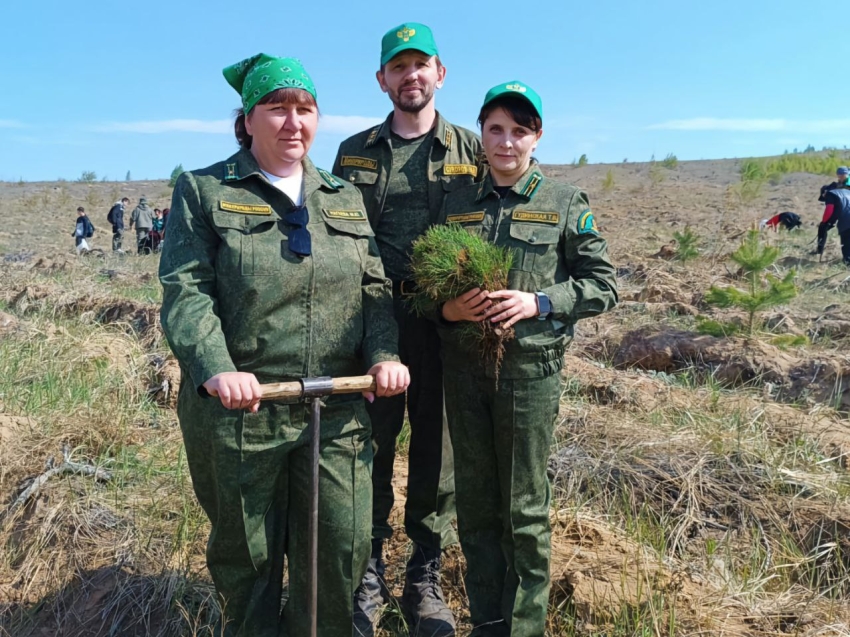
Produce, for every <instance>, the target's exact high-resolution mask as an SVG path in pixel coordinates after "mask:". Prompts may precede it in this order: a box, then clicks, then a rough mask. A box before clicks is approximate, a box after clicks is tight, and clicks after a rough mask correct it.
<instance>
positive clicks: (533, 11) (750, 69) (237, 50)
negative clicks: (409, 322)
mask: <svg viewBox="0 0 850 637" xmlns="http://www.w3.org/2000/svg"><path fill="white" fill-rule="evenodd" d="M417 5H418V6H417ZM839 6H840V5H838V4H835V3H826V2H803V1H802V0H773V1H771V2H767V1H765V0H736V1H730V0H713V1H711V2H701V3H696V2H691V1H686V0H680V1H678V2H674V1H672V0H643V1H641V2H636V1H634V0H632V1H631V2H619V1H617V2H615V1H610V0H594V1H592V2H574V1H573V0H560V1H559V0H536V1H534V2H506V1H504V0H492V1H490V2H456V1H452V2H448V1H446V0H428V1H427V2H419V3H415V2H403V1H401V0H396V1H395V2H387V1H384V0H378V1H371V2H362V1H361V2H340V1H339V0H326V1H324V2H305V1H304V0H300V1H299V0H295V1H292V0H289V1H287V2H279V3H274V2H258V1H253V2H233V1H230V2H221V1H218V0H207V1H206V2H200V1H198V0H185V1H184V0H172V1H171V2H163V1H160V0H147V1H145V2H105V1H102V0H89V1H87V2H83V3H71V2H67V1H66V0H63V1H61V2H60V1H57V0H46V1H43V2H40V3H36V2H27V1H24V2H7V3H4V6H3V8H2V17H0V59H2V60H3V61H4V63H3V66H2V70H0V86H2V89H0V180H7V181H10V180H17V179H19V178H21V177H22V178H23V179H25V180H27V181H35V180H53V179H56V178H59V177H63V178H66V179H74V178H77V177H78V176H79V175H80V174H81V172H82V171H84V170H93V171H95V172H96V173H97V175H98V177H102V176H104V175H106V176H108V177H109V178H111V179H123V178H124V176H125V174H126V173H127V171H128V170H129V171H130V172H131V174H132V177H133V178H134V179H142V178H164V177H167V176H168V175H169V173H170V172H171V169H172V168H173V167H174V166H175V165H176V164H178V163H182V164H183V166H184V167H185V168H187V169H190V168H198V167H201V166H205V165H208V164H211V163H213V162H215V161H218V160H220V159H223V158H225V157H227V156H229V155H230V154H231V153H232V152H233V151H234V149H235V142H234V140H233V137H232V135H231V134H230V130H231V129H230V123H229V118H230V114H231V112H232V110H233V109H234V108H235V107H237V106H238V105H239V98H238V96H237V94H236V93H235V92H234V91H233V90H232V89H231V88H230V87H229V86H228V85H227V84H226V83H225V81H224V79H223V78H222V76H221V69H222V68H223V67H225V66H227V65H229V64H232V63H234V62H237V61H239V60H241V59H243V58H245V57H248V56H250V55H253V54H254V53H258V52H261V51H262V52H265V53H269V54H275V55H292V56H295V57H299V58H301V60H302V61H303V62H304V64H305V66H306V67H307V69H308V70H309V72H310V73H311V75H312V76H313V79H314V80H315V82H316V85H317V88H318V92H319V106H320V108H321V110H322V112H323V121H322V123H321V125H320V134H319V135H318V136H317V139H316V142H315V144H314V146H313V149H312V150H311V156H312V158H313V160H314V161H315V162H316V163H317V164H319V165H320V166H326V167H330V163H331V162H332V161H333V157H334V155H335V153H336V148H337V146H338V144H339V142H340V141H341V140H342V139H344V138H345V137H346V136H348V135H350V134H353V133H354V132H357V131H358V130H361V129H363V128H365V127H367V126H369V125H370V124H371V123H372V122H375V121H379V120H381V119H383V118H384V117H385V116H386V114H387V113H388V112H389V110H390V103H389V100H388V98H387V97H386V95H384V94H383V93H381V91H380V89H379V88H378V85H377V82H376V81H375V78H374V72H375V70H376V67H377V64H378V56H379V51H380V40H381V36H382V35H383V33H384V32H385V31H386V30H388V29H389V28H391V27H394V26H396V25H398V24H399V23H401V22H404V21H419V22H424V23H426V24H428V25H430V26H431V27H432V29H433V30H434V34H435V37H436V40H437V44H438V46H439V48H440V53H441V57H442V59H443V62H444V63H445V65H446V67H447V68H448V76H447V79H446V85H445V87H444V88H443V89H442V90H441V91H439V92H438V93H437V106H438V108H439V110H440V111H441V112H442V113H443V114H444V115H446V116H447V117H448V118H449V119H450V120H451V121H453V122H455V123H457V124H460V125H464V126H467V127H470V128H472V127H473V125H474V121H475V119H476V116H477V112H478V108H479V105H480V102H481V99H482V98H483V95H484V94H485V92H486V91H487V89H489V88H490V87H491V86H492V85H494V84H497V83H499V82H502V81H507V80H515V79H519V80H523V81H525V82H527V83H528V84H530V85H531V86H533V87H534V88H535V89H536V90H537V91H538V92H539V93H540V94H541V96H542V98H543V101H544V109H545V115H546V119H545V120H544V137H543V139H542V140H541V144H540V147H539V149H538V152H537V155H538V157H539V158H540V159H541V161H543V162H544V163H569V162H570V161H572V160H573V159H574V158H576V157H578V156H579V155H581V154H582V153H587V155H588V157H589V158H590V161H591V162H603V161H604V162H615V161H622V160H623V159H624V158H628V159H629V160H630V161H645V160H648V159H649V158H650V156H651V155H653V154H655V155H656V157H663V156H664V155H666V154H667V153H670V152H672V153H675V154H676V155H677V156H678V157H679V159H680V160H684V159H708V158H717V157H747V156H755V155H768V154H779V153H781V152H782V151H783V150H784V149H786V148H787V149H793V148H794V147H799V148H801V149H802V148H803V147H804V146H806V145H807V144H813V145H814V146H816V147H817V148H820V147H822V146H838V147H843V146H844V145H845V144H850V141H848V138H850V113H848V112H845V111H846V109H847V104H848V98H850V83H848V82H847V81H846V79H840V78H841V74H839V73H838V72H837V69H838V68H839V59H841V58H842V56H844V54H842V53H841V48H842V45H841V42H840V36H839V35H836V32H835V31H834V30H833V28H834V26H835V24H836V23H843V22H844V18H843V17H842V12H841V11H840V10H839V9H838V7H839ZM845 53H846V52H845ZM844 64H845V65H846V62H845V63H844ZM833 77H834V78H836V79H835V80H832V79H831V78H833Z"/></svg>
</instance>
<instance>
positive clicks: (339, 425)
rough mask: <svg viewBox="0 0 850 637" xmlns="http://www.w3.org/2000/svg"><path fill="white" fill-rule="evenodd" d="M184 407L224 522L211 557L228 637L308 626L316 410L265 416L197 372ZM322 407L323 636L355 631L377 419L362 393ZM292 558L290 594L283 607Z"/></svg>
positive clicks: (215, 530)
mask: <svg viewBox="0 0 850 637" xmlns="http://www.w3.org/2000/svg"><path fill="white" fill-rule="evenodd" d="M183 377H184V378H185V379H186V382H185V383H183V384H181V387H180V397H179V401H178V416H179V418H180V427H181V430H182V432H183V439H184V442H185V445H186V456H187V458H188V461H189V470H190V472H191V475H192V482H193V486H194V489H195V494H196V495H197V497H198V501H199V502H200V504H201V506H202V507H203V508H204V511H205V512H206V514H207V516H208V517H209V519H210V522H211V524H212V529H211V532H210V537H209V542H208V544H207V566H208V568H209V570H210V574H211V575H212V578H213V582H214V583H215V587H216V591H217V593H218V595H219V598H220V601H221V604H222V608H223V620H222V621H223V623H224V625H225V629H224V631H223V633H222V632H220V630H216V632H215V635H216V636H218V635H222V634H223V635H225V636H227V637H236V636H239V637H300V636H302V635H307V634H308V626H309V624H308V621H309V616H308V612H307V569H308V563H307V537H308V533H307V528H308V526H307V525H308V507H309V497H310V488H309V473H310V454H309V448H308V437H309V434H308V431H309V427H308V422H309V417H310V416H309V407H308V406H306V405H303V404H296V405H288V404H276V403H272V404H269V403H265V404H263V405H262V406H261V408H260V411H259V413H258V414H247V413H245V412H239V411H229V410H226V409H224V408H223V407H222V406H221V403H220V401H219V400H218V399H216V398H201V397H200V396H198V393H197V392H196V391H195V388H194V387H193V383H192V381H191V380H190V379H189V378H188V375H187V374H185V373H184V374H183ZM334 400H335V399H334V398H330V399H328V402H329V405H328V406H327V407H324V408H323V409H322V442H321V451H320V454H321V455H320V467H319V565H318V587H319V591H318V592H319V594H318V603H319V605H318V634H319V635H321V636H323V637H338V636H339V635H351V630H352V600H353V596H354V591H355V589H356V588H357V586H358V585H359V583H360V580H361V579H362V577H363V575H364V573H365V571H366V565H367V561H368V559H369V553H370V548H371V545H370V530H371V510H372V498H371V489H370V484H371V480H370V475H369V471H370V465H371V459H372V448H371V445H370V444H369V433H370V432H369V425H368V416H367V414H366V412H365V409H364V408H363V401H362V400H361V399H360V397H359V396H358V397H356V398H355V399H354V400H351V399H347V400H345V401H337V402H334ZM287 561H288V564H287V566H288V592H287V597H288V599H287V602H286V604H285V605H282V604H281V595H282V593H283V572H284V565H285V563H286V562H287Z"/></svg>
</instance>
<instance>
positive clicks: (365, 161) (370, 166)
mask: <svg viewBox="0 0 850 637" xmlns="http://www.w3.org/2000/svg"><path fill="white" fill-rule="evenodd" d="M340 165H342V166H351V167H353V168H365V169H367V170H377V169H378V160H377V159H369V158H368V157H354V156H352V155H343V156H342V160H341V161H340Z"/></svg>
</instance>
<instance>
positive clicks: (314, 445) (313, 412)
mask: <svg viewBox="0 0 850 637" xmlns="http://www.w3.org/2000/svg"><path fill="white" fill-rule="evenodd" d="M321 418H322V399H321V398H319V397H318V396H316V397H314V398H312V399H311V401H310V517H309V519H308V523H307V559H308V561H309V565H310V566H309V570H308V571H307V612H309V613H310V637H317V632H318V617H319V441H320V438H321Z"/></svg>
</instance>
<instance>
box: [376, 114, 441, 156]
mask: <svg viewBox="0 0 850 637" xmlns="http://www.w3.org/2000/svg"><path fill="white" fill-rule="evenodd" d="M392 122H393V113H390V114H389V115H388V116H387V119H385V120H384V121H383V123H381V124H380V125H379V126H376V127H375V128H373V129H372V130H371V131H370V133H369V137H368V139H367V140H366V147H367V148H368V147H370V146H374V145H375V144H377V143H378V141H385V142H387V143H389V141H390V136H391V135H392ZM432 130H433V131H434V143H435V144H441V145H442V146H443V147H444V148H445V149H446V150H451V149H452V146H453V145H454V143H455V139H454V138H455V133H454V128H453V127H452V125H451V124H449V123H448V122H447V121H446V119H445V118H444V117H443V116H442V115H440V112H439V111H437V119H436V120H435V122H434V128H433V129H432Z"/></svg>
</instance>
